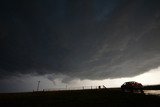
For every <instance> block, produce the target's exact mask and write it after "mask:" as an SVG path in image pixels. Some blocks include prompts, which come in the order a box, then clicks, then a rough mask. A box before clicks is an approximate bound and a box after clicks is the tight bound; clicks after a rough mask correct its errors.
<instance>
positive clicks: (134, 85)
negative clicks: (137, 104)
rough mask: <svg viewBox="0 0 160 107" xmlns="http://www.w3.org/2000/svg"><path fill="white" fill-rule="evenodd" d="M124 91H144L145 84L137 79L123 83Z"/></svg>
mask: <svg viewBox="0 0 160 107" xmlns="http://www.w3.org/2000/svg"><path fill="white" fill-rule="evenodd" d="M121 90H122V92H131V93H144V92H143V85H142V84H141V83H138V82H135V81H129V82H125V83H124V84H123V85H121Z"/></svg>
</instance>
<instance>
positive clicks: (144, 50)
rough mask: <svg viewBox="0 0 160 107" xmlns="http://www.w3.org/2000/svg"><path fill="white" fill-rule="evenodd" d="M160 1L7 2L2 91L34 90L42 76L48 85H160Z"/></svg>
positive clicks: (0, 48) (1, 28) (0, 55)
mask: <svg viewBox="0 0 160 107" xmlns="http://www.w3.org/2000/svg"><path fill="white" fill-rule="evenodd" d="M159 5H160V1H159V0H132V1H131V0H87V1H86V0H76V1H75V0H54V1H51V0H26V1H25V0H24V1H21V0H14V1H13V0H5V1H1V3H0V92H13V91H29V90H30V91H31V90H33V89H35V87H36V83H37V81H38V80H41V89H50V88H62V87H65V86H66V84H68V85H69V86H73V87H74V86H75V87H78V86H83V85H100V84H103V85H105V84H106V85H107V86H108V87H112V86H113V87H115V86H120V84H122V83H123V82H124V81H129V80H135V81H138V82H142V84H158V83H160V82H159V81H160V80H159V79H158V75H159V66H160V36H159V35H160V6H159ZM12 84H14V85H12ZM24 84H25V86H24ZM42 84H43V85H42ZM2 86H3V87H2Z"/></svg>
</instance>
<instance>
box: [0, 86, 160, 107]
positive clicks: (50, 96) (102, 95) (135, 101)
mask: <svg viewBox="0 0 160 107" xmlns="http://www.w3.org/2000/svg"><path fill="white" fill-rule="evenodd" d="M137 106H138V107H142V106H143V107H152V106H153V107H155V106H159V107H160V97H159V96H154V95H145V94H139V93H123V92H121V90H119V89H95V90H74V91H71V90H67V91H50V92H29V93H10V94H9V93H8V94H4V93H3V94H0V107H137Z"/></svg>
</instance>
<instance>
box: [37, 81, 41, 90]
mask: <svg viewBox="0 0 160 107" xmlns="http://www.w3.org/2000/svg"><path fill="white" fill-rule="evenodd" d="M39 84H40V81H38V85H37V91H39Z"/></svg>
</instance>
